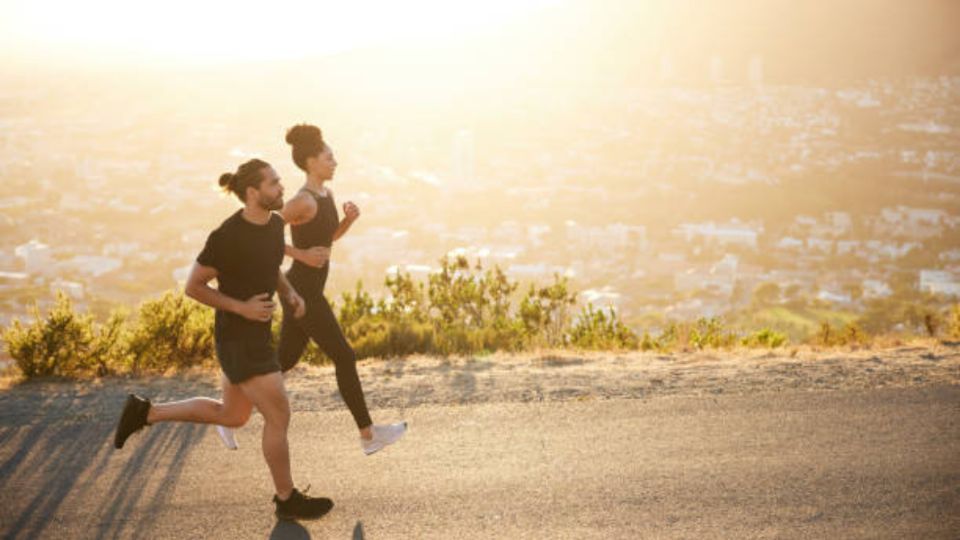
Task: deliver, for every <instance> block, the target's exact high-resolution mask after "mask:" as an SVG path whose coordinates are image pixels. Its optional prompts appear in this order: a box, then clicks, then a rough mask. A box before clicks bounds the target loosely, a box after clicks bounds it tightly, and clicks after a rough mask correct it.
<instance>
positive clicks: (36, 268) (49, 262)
mask: <svg viewBox="0 0 960 540" xmlns="http://www.w3.org/2000/svg"><path fill="white" fill-rule="evenodd" d="M14 253H15V254H16V256H17V257H20V258H21V259H23V262H24V269H25V270H26V272H27V273H28V274H31V275H38V274H39V275H50V274H53V273H54V271H55V270H56V269H55V268H54V264H53V250H51V249H50V246H48V245H46V244H42V243H40V242H38V241H36V240H31V241H29V242H27V243H26V244H23V245H21V246H17V247H16V248H15V249H14Z"/></svg>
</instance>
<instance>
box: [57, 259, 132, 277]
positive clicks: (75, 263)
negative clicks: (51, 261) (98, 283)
mask: <svg viewBox="0 0 960 540" xmlns="http://www.w3.org/2000/svg"><path fill="white" fill-rule="evenodd" d="M121 266H123V261H121V260H120V259H114V258H112V257H98V256H92V255H77V256H76V257H74V258H72V259H70V260H68V261H64V262H62V263H60V268H64V269H70V270H75V271H77V272H80V273H81V274H86V275H88V276H90V277H100V276H102V275H103V274H107V273H109V272H113V271H114V270H117V269H118V268H120V267H121Z"/></svg>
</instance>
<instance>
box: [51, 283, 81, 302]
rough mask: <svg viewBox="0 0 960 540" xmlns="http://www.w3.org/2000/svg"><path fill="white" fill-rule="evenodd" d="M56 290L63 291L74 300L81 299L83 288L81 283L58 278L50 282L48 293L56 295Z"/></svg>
mask: <svg viewBox="0 0 960 540" xmlns="http://www.w3.org/2000/svg"><path fill="white" fill-rule="evenodd" d="M58 292H63V293H65V294H66V295H67V296H69V297H70V298H72V299H74V300H83V295H84V289H83V284H82V283H77V282H75V281H64V280H61V279H58V280H56V281H54V282H53V283H51V284H50V294H52V295H56V294H57V293H58Z"/></svg>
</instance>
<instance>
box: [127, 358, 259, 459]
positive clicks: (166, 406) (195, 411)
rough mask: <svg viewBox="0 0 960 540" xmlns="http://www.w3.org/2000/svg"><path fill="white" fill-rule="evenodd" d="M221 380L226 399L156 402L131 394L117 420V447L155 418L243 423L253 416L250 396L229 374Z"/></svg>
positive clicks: (231, 423)
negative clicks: (233, 382) (230, 378)
mask: <svg viewBox="0 0 960 540" xmlns="http://www.w3.org/2000/svg"><path fill="white" fill-rule="evenodd" d="M221 380H222V385H223V401H218V400H216V399H210V398H202V397H197V398H191V399H185V400H183V401H174V402H172V403H158V404H156V405H154V404H152V403H150V400H148V399H143V398H141V397H138V396H134V395H133V394H131V395H129V396H128V397H127V402H126V404H125V405H124V407H123V411H122V413H121V414H120V420H119V422H118V423H117V430H116V434H115V435H114V440H113V445H114V447H115V448H118V449H119V448H123V445H124V443H125V442H126V440H127V438H129V437H130V435H132V434H134V433H136V432H137V431H140V430H141V429H143V427H144V426H147V425H150V424H153V423H154V422H197V423H201V424H219V425H227V426H234V427H239V426H242V425H243V424H245V423H246V422H247V420H248V419H249V418H250V412H251V411H252V410H253V403H252V402H251V401H250V400H249V399H247V397H246V395H244V393H243V392H242V391H241V390H240V387H239V386H237V385H235V384H231V383H230V381H229V380H227V378H226V376H222V379H221Z"/></svg>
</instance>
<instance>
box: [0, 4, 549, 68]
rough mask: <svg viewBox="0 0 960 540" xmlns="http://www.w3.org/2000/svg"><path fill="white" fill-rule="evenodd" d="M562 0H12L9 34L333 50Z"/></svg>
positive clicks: (270, 53) (58, 43) (188, 46)
mask: <svg viewBox="0 0 960 540" xmlns="http://www.w3.org/2000/svg"><path fill="white" fill-rule="evenodd" d="M557 3H559V1H558V0H528V1H516V0H486V1H484V2H469V1H453V0H410V1H407V2H395V1H390V0H367V1H361V2H343V1H337V2H330V1H302V0H276V1H273V2H269V3H263V4H261V3H257V4H253V3H250V4H246V3H244V2H233V1H225V0H213V1H202V2H197V1H187V0H168V1H166V2H157V3H141V2H129V1H124V0H91V1H88V2H54V1H43V0H40V1H31V2H15V3H13V4H10V3H7V4H6V9H5V10H4V11H6V12H7V13H6V15H5V16H4V18H5V19H7V21H6V22H5V23H3V26H4V27H6V28H5V30H6V33H7V40H8V41H9V40H11V35H12V36H13V39H17V40H18V41H20V42H21V45H25V46H26V47H29V49H28V50H34V51H37V50H40V51H42V50H53V51H66V50H69V51H72V52H74V53H78V54H89V53H95V54H102V55H108V56H110V57H117V58H123V57H137V56H142V55H145V54H146V55H150V56H153V57H156V58H160V59H168V60H174V61H177V62H187V63H189V62H242V61H248V60H268V59H279V58H292V57H301V56H309V55H317V54H329V53H334V52H339V51H344V50H349V49H353V48H358V47H365V46H370V45H377V44H382V43H389V42H393V41H401V40H402V42H403V43H406V44H409V43H413V44H416V43H422V42H424V41H427V42H434V43H436V42H438V41H439V42H441V43H442V42H444V41H445V40H448V39H450V38H452V37H455V36H460V35H463V34H466V33H472V32H478V31H484V30H486V29H491V28H495V27H497V26H498V25H502V24H504V23H506V22H508V21H509V20H511V19H513V18H515V17H517V16H520V15H523V14H525V13H529V12H531V11H533V10H536V9H539V8H542V7H545V6H548V5H551V4H557Z"/></svg>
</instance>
